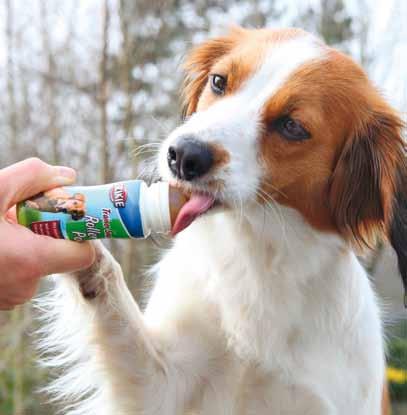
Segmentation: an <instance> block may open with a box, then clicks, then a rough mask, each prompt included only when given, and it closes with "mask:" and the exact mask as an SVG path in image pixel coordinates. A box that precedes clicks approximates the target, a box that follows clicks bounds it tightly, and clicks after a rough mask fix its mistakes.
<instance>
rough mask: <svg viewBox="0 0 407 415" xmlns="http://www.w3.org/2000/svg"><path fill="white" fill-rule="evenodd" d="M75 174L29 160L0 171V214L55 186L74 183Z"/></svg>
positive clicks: (71, 171) (66, 168)
mask: <svg viewBox="0 0 407 415" xmlns="http://www.w3.org/2000/svg"><path fill="white" fill-rule="evenodd" d="M75 178H76V173H75V171H74V170H73V169H71V168H69V167H62V166H51V165H49V164H47V163H44V162H43V161H41V160H40V159H37V158H30V159H27V160H23V161H20V162H19V163H16V164H13V165H11V166H9V167H6V168H4V169H1V170H0V214H4V213H5V212H6V211H7V210H8V208H10V207H11V206H13V205H15V204H16V203H18V202H21V201H22V200H24V199H27V198H29V197H31V196H34V195H36V194H37V193H40V192H42V191H44V190H48V189H51V188H53V187H56V186H65V185H69V184H72V183H73V182H74V181H75Z"/></svg>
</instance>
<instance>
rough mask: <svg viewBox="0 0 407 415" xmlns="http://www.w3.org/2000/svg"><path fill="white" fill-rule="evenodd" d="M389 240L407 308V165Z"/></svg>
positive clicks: (400, 175) (402, 170) (399, 184)
mask: <svg viewBox="0 0 407 415" xmlns="http://www.w3.org/2000/svg"><path fill="white" fill-rule="evenodd" d="M389 240H390V243H391V245H392V247H393V248H394V250H395V251H396V254H397V261H398V267H399V272H400V275H401V278H402V280H403V285H404V306H405V307H407V295H406V293H407V167H406V165H405V164H404V165H403V166H402V167H401V168H400V169H399V171H398V177H397V191H396V195H395V200H394V205H393V217H392V221H391V224H390V230H389Z"/></svg>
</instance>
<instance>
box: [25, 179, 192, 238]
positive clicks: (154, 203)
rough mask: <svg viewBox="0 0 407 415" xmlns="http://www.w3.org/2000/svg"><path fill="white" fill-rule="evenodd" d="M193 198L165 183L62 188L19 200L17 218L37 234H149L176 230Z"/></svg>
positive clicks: (140, 236)
mask: <svg viewBox="0 0 407 415" xmlns="http://www.w3.org/2000/svg"><path fill="white" fill-rule="evenodd" d="M188 199H189V197H188V196H186V195H185V194H184V193H183V192H182V191H181V190H180V189H178V188H176V187H172V186H170V185H169V184H168V183H165V182H158V183H154V184H152V185H151V186H150V187H148V186H147V185H146V184H145V183H144V182H143V181H141V180H130V181H125V182H119V183H112V184H106V185H101V186H70V187H59V188H55V189H52V190H49V191H46V192H43V193H40V194H38V195H36V196H34V197H32V198H30V199H28V200H26V201H24V202H21V203H19V204H18V205H17V218H18V222H19V223H20V224H22V225H24V226H27V227H29V228H30V229H31V230H32V231H33V232H35V233H38V234H41V235H47V236H51V237H53V238H58V239H71V240H74V241H84V240H91V239H103V238H146V237H148V236H150V235H151V234H167V233H170V232H171V230H172V226H173V225H174V223H175V220H176V218H177V215H178V213H179V211H180V210H181V208H182V207H183V206H184V205H185V204H186V203H187V201H188Z"/></svg>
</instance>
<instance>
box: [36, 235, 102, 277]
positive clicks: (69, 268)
mask: <svg viewBox="0 0 407 415" xmlns="http://www.w3.org/2000/svg"><path fill="white" fill-rule="evenodd" d="M33 235H34V234H33ZM35 237H36V239H37V241H36V255H37V258H38V261H39V265H40V270H41V275H49V274H55V273H63V272H73V271H77V270H80V269H84V268H88V267H90V266H91V265H92V264H93V262H94V260H95V249H94V247H93V245H92V244H91V243H89V242H81V243H79V242H73V241H67V240H62V239H53V238H49V237H46V236H40V235H35Z"/></svg>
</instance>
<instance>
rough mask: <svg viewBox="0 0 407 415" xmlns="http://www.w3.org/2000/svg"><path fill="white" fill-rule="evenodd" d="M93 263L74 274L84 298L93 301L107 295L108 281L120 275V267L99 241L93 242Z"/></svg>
mask: <svg viewBox="0 0 407 415" xmlns="http://www.w3.org/2000/svg"><path fill="white" fill-rule="evenodd" d="M93 244H94V247H95V252H96V255H95V262H94V263H93V264H92V266H90V267H89V268H86V269H84V270H81V271H77V272H75V273H74V277H75V278H76V280H77V281H78V284H79V288H80V291H81V293H82V295H83V297H84V298H86V299H87V300H93V299H95V298H96V297H102V296H105V295H106V294H107V291H108V284H109V281H110V280H112V279H113V278H115V277H117V275H118V274H121V271H120V267H119V265H118V264H117V262H116V261H115V260H114V258H113V257H112V255H111V254H110V252H109V251H108V250H107V249H106V248H105V247H104V246H103V244H102V243H101V242H100V241H96V242H93Z"/></svg>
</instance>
